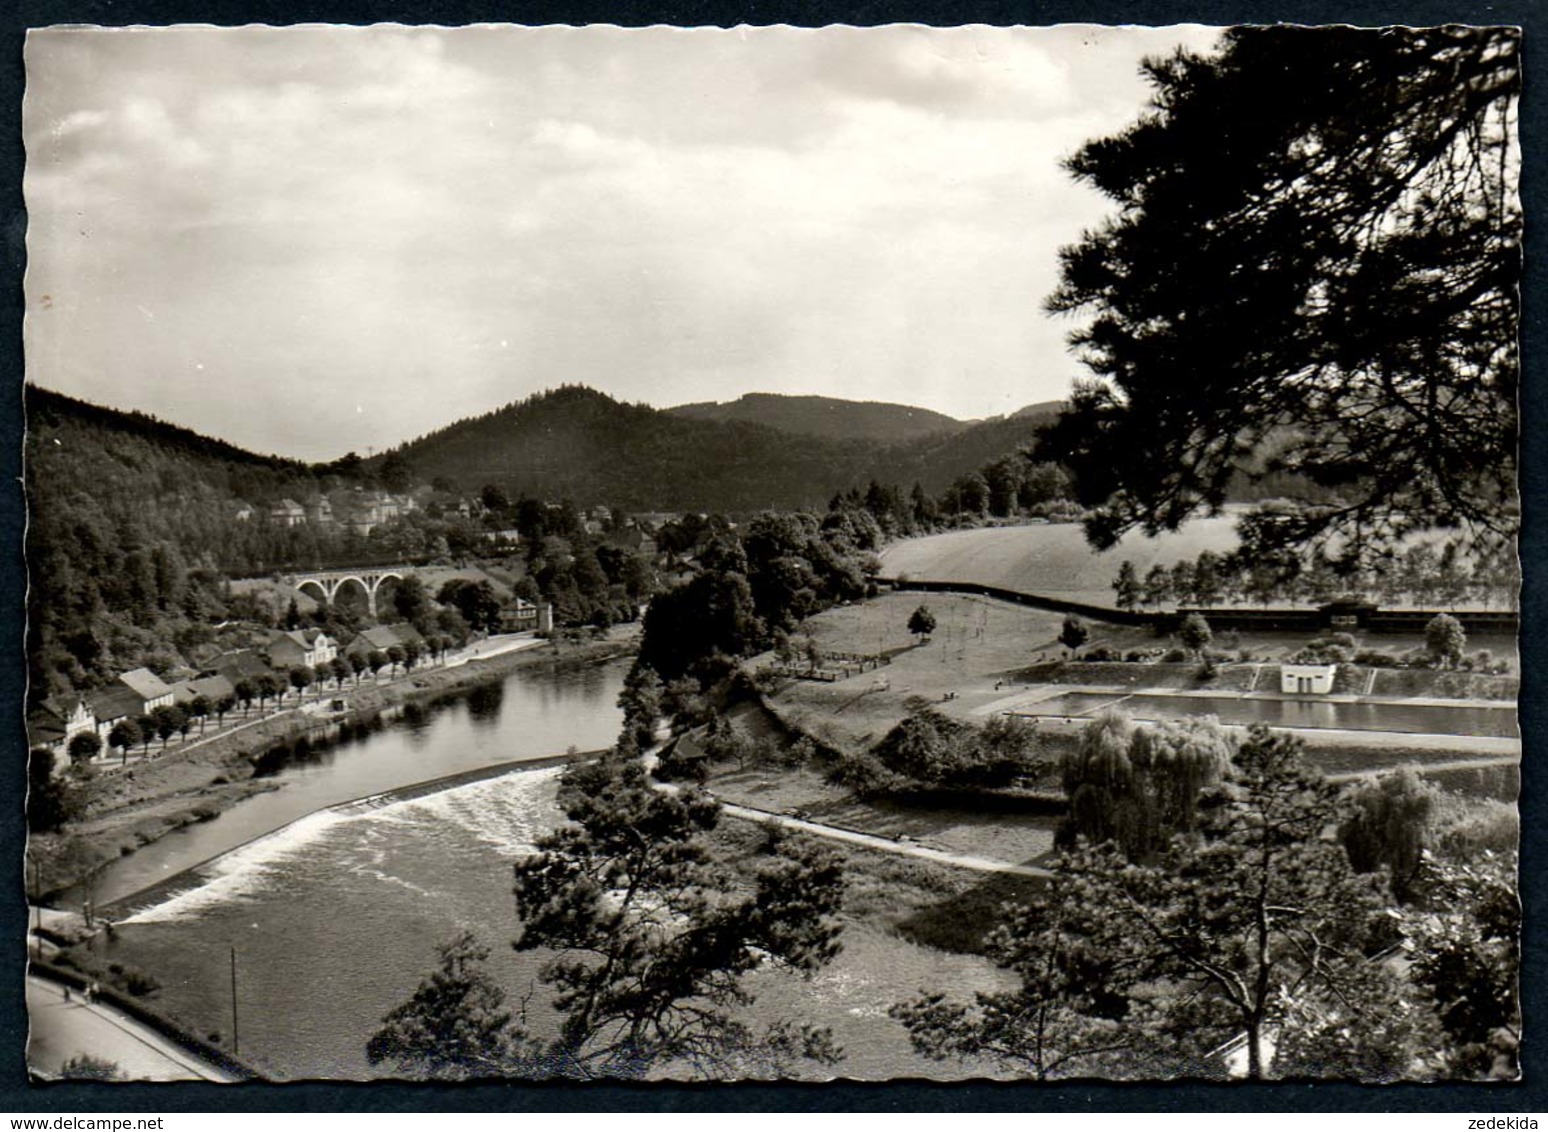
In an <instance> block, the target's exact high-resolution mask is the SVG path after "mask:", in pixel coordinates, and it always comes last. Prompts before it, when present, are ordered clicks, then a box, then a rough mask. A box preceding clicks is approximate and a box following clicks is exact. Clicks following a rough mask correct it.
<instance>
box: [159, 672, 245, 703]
mask: <svg viewBox="0 0 1548 1132" xmlns="http://www.w3.org/2000/svg"><path fill="white" fill-rule="evenodd" d="M199 696H203V697H204V698H205V699H206V700H208V701H209V702H210V706H211V707H214V705H216V704H218V703H220V701H221V700H223V699H225V698H226V697H227V696H230V697H231V698H232V699H235V698H236V685H235V684H233V683H232V682H231V681H230V680H229V679H227V678H226V677H224V676H221V675H218V674H217V675H215V676H201V677H199V678H198V679H197V680H184V681H183V682H182V683H180V684H173V685H172V702H173V703H175V704H177V705H178V706H180V707H181V706H183V705H185V704H191V703H193V701H194V700H195V699H196V698H197V697H199Z"/></svg>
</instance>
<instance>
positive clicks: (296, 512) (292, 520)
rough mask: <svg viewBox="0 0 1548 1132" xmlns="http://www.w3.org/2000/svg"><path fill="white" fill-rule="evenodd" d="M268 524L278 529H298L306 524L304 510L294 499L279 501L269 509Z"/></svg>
mask: <svg viewBox="0 0 1548 1132" xmlns="http://www.w3.org/2000/svg"><path fill="white" fill-rule="evenodd" d="M269 522H271V523H273V524H275V525H276V526H280V527H299V526H300V525H301V524H303V523H305V522H306V508H305V507H302V506H301V504H299V503H297V502H296V501H295V500H294V499H281V500H280V501H279V502H278V503H275V504H274V505H272V506H271V507H270V508H269Z"/></svg>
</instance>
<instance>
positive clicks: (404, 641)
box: [344, 622, 425, 660]
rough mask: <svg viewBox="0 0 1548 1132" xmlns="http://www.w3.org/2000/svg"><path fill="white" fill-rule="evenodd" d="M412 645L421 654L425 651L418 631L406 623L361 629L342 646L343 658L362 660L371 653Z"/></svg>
mask: <svg viewBox="0 0 1548 1132" xmlns="http://www.w3.org/2000/svg"><path fill="white" fill-rule="evenodd" d="M409 644H413V645H414V646H416V647H417V648H418V649H419V650H420V652H421V653H423V652H424V651H425V639H424V637H422V636H420V635H419V630H417V629H415V628H414V626H412V625H410V624H408V623H407V622H401V623H399V624H397V625H376V626H373V627H372V628H370V629H362V630H361V631H360V632H359V634H358V635H356V637H355V639H354V640H352V641H350V642H349V644H347V645H345V646H344V655H345V656H358V657H360V658H361V659H362V660H364V659H365V658H366V657H367V656H369V655H370V654H371V653H373V652H382V653H385V652H386V651H387V650H388V649H390V648H392V647H393V646H395V645H396V646H397V647H398V648H403V647H404V646H405V645H409Z"/></svg>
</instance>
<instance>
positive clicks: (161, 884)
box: [95, 662, 1006, 1080]
mask: <svg viewBox="0 0 1548 1132" xmlns="http://www.w3.org/2000/svg"><path fill="white" fill-rule="evenodd" d="M626 667H627V666H626V664H625V663H620V662H615V663H611V664H608V665H604V666H599V667H595V668H591V669H586V670H579V671H571V672H561V673H548V672H543V671H538V670H525V671H521V672H518V673H515V674H513V675H512V676H510V677H509V678H507V679H506V680H505V682H504V683H503V685H497V686H495V687H494V688H493V689H490V690H483V691H480V692H478V693H476V694H474V695H472V696H470V697H466V698H464V699H462V700H458V701H454V702H449V703H446V704H442V705H440V706H439V707H437V708H435V709H433V710H430V711H428V712H427V713H424V714H418V713H416V715H415V717H414V718H413V719H412V721H410V720H409V719H407V718H405V719H404V720H400V721H398V722H397V723H394V724H392V725H391V726H389V727H387V728H386V729H384V730H381V731H378V732H375V733H373V734H369V735H367V736H365V737H364V738H362V739H359V740H355V741H352V742H348V743H344V744H341V745H339V746H337V747H335V748H333V749H331V750H329V751H326V752H323V753H322V754H320V755H318V756H315V757H314V758H312V759H311V760H309V761H307V762H304V763H296V764H292V765H291V766H289V767H287V768H285V769H284V770H282V771H281V772H280V773H279V774H278V775H277V779H278V780H279V781H281V782H283V783H285V785H284V787H283V788H282V789H280V790H278V791H276V792H274V793H271V794H265V795H260V796H257V797H255V798H252V799H250V800H248V801H245V802H243V803H241V804H239V805H238V806H236V807H234V808H233V809H231V810H230V811H228V812H227V813H225V814H223V815H222V816H221V817H219V818H218V819H216V820H215V821H213V822H210V823H209V824H207V825H204V826H197V827H193V828H191V829H189V830H187V831H186V832H179V833H176V834H173V835H171V836H169V837H167V838H164V839H163V840H162V841H159V842H156V843H154V844H152V845H150V846H147V847H146V848H144V849H142V850H141V851H140V852H138V853H136V854H134V855H133V856H132V857H128V858H125V859H124V860H123V861H122V862H119V863H117V864H116V865H115V866H114V867H113V868H112V869H111V870H109V872H108V873H107V874H106V875H104V876H103V877H101V878H100V879H99V882H98V901H99V906H105V905H106V904H107V903H108V902H109V901H113V900H116V901H118V903H117V904H116V905H115V906H114V907H113V909H112V911H113V916H114V919H115V921H116V924H117V926H116V928H115V931H114V938H113V939H112V940H106V939H101V938H100V937H99V941H98V943H96V944H95V946H98V947H100V948H101V949H102V950H103V951H104V952H105V954H104V956H103V958H104V959H106V960H107V961H109V962H114V963H120V964H123V965H124V966H125V967H126V968H128V969H131V970H134V971H139V972H143V973H147V974H150V975H152V976H154V978H155V979H156V980H157V981H158V982H159V983H160V990H159V991H158V993H157V994H156V996H155V998H154V999H153V1000H152V1001H153V1003H154V1005H155V1006H156V1008H157V1009H158V1010H161V1011H163V1012H164V1013H167V1014H169V1015H171V1016H172V1017H174V1018H176V1019H177V1020H179V1021H180V1022H182V1023H183V1024H185V1025H187V1026H189V1027H190V1028H192V1029H195V1030H196V1031H197V1032H198V1033H200V1034H204V1035H207V1036H209V1037H211V1039H212V1040H218V1041H219V1042H221V1044H223V1045H226V1046H227V1048H230V1046H231V1044H232V1034H233V1026H232V1001H231V999H232V987H231V978H232V973H231V967H232V956H233V952H234V953H235V961H236V1000H237V1001H236V1007H237V1010H236V1014H237V1027H236V1030H237V1034H236V1036H237V1038H239V1045H240V1052H241V1055H242V1057H243V1058H244V1059H245V1060H247V1061H249V1062H250V1063H251V1064H253V1065H254V1067H255V1068H257V1069H258V1070H259V1071H260V1072H261V1073H263V1074H264V1075H265V1076H268V1077H271V1078H273V1079H278V1080H297V1079H305V1078H333V1079H363V1078H370V1077H373V1076H378V1075H384V1076H385V1075H390V1073H391V1070H390V1068H388V1067H378V1066H372V1065H371V1064H370V1063H369V1062H368V1061H367V1060H366V1057H365V1044H366V1041H367V1040H368V1039H369V1037H370V1035H371V1034H372V1033H373V1032H374V1031H375V1029H376V1028H377V1027H378V1026H379V1025H380V1021H381V1018H382V1016H383V1015H384V1014H385V1013H386V1012H387V1011H388V1010H390V1009H391V1008H392V1007H393V1006H395V1005H397V1004H398V1003H400V1002H402V1001H403V1000H404V999H406V998H407V997H408V996H409V995H410V994H411V993H412V992H413V990H414V988H415V986H416V985H417V984H418V983H419V981H420V979H421V978H423V977H424V975H425V974H426V973H427V972H428V971H429V970H431V969H432V968H433V966H434V964H435V947H436V945H437V944H438V943H441V942H443V941H445V940H447V939H449V938H450V937H452V936H453V935H455V934H456V933H457V932H459V931H462V930H470V931H473V932H474V933H475V934H476V935H477V936H478V938H479V939H480V940H481V941H482V942H483V943H484V944H485V945H486V946H488V947H489V949H490V953H491V954H490V960H489V962H490V966H491V968H492V969H493V971H494V972H495V973H496V975H497V976H498V977H499V978H500V981H501V983H502V984H503V985H504V986H505V987H507V988H509V991H510V994H511V998H512V1000H513V1004H514V1002H515V1000H518V999H520V998H521V997H522V996H523V995H524V994H525V992H526V991H527V990H528V989H529V988H530V987H532V986H533V982H534V979H535V976H536V973H537V971H536V963H537V960H536V959H535V958H534V957H533V956H531V955H518V954H517V953H515V952H514V951H513V950H512V949H511V947H510V946H509V941H510V940H511V939H512V938H514V936H515V935H516V932H517V923H516V919H515V912H514V906H513V900H512V896H511V872H510V867H511V864H512V863H513V862H514V861H515V860H516V859H518V858H519V857H520V856H522V855H523V854H525V853H527V852H529V851H530V848H531V845H532V842H533V841H534V840H535V839H536V838H537V837H538V836H540V835H541V834H542V833H543V832H544V831H546V830H548V829H551V828H552V827H553V825H554V824H555V823H556V822H557V821H558V820H559V815H558V811H557V808H556V806H555V805H554V797H555V792H556V789H557V779H558V776H559V774H560V770H559V769H557V768H553V767H538V768H534V769H530V770H516V771H513V772H510V773H506V774H502V775H500V776H498V777H493V778H488V779H485V780H482V781H477V782H472V783H469V784H465V785H458V786H454V787H452V788H450V789H446V790H441V791H438V792H435V793H431V794H426V795H424V796H420V797H411V798H408V799H405V800H393V799H392V798H390V797H389V798H371V799H370V800H368V801H365V802H358V803H353V804H343V803H346V801H347V800H349V799H359V798H363V797H367V796H371V795H379V794H381V793H382V792H384V791H388V790H391V789H393V788H396V787H403V786H405V785H409V784H413V783H416V782H423V781H425V780H428V779H432V778H437V777H440V776H443V775H447V774H453V773H456V772H459V771H465V770H469V769H473V768H477V767H485V766H492V765H494V764H498V763H502V762H507V761H510V760H512V759H539V758H542V757H545V756H550V755H554V754H558V753H562V752H564V751H565V750H566V749H567V748H569V747H571V746H575V747H579V748H581V749H594V748H597V747H602V746H605V745H607V744H608V743H609V742H610V741H611V740H612V739H613V738H614V737H615V736H616V734H617V731H618V729H619V726H620V722H621V719H620V713H619V712H618V710H617V708H616V706H615V701H616V699H617V696H618V692H619V689H620V688H621V686H622V677H623V674H624V672H625V671H626ZM322 807H329V808H322ZM217 854H220V855H219V856H216V855H217ZM211 858H213V859H211ZM174 874H177V875H174ZM147 886H150V887H147ZM136 893H138V894H139V895H135V894H136ZM1005 977H1006V976H1004V975H1003V973H1001V972H997V971H996V970H994V969H993V968H991V966H990V965H989V964H988V963H987V962H986V961H984V960H981V959H978V958H975V957H969V956H962V955H950V954H947V953H943V952H939V951H934V950H932V949H929V948H924V947H920V946H917V945H915V944H912V943H909V942H907V941H904V940H902V939H900V938H898V937H897V936H896V934H895V933H893V932H892V931H890V930H888V929H886V928H883V927H879V926H877V925H874V924H869V923H860V924H851V925H850V926H849V927H848V928H847V930H846V931H845V934H844V951H843V953H842V954H841V955H840V957H839V959H838V960H837V961H836V962H835V963H834V964H832V965H831V966H830V967H828V968H826V969H825V970H823V971H822V972H820V973H818V975H817V976H816V977H815V978H814V979H812V980H809V981H806V980H801V979H797V978H793V977H791V976H786V975H775V974H771V973H758V974H756V975H755V976H754V981H755V984H757V986H758V992H759V998H760V1002H761V1003H766V1004H768V1005H769V1006H770V1007H771V1008H773V1009H775V1010H777V1011H779V1012H780V1013H781V1014H790V1015H793V1016H797V1017H803V1018H804V1019H806V1020H809V1021H817V1022H820V1023H821V1024H826V1025H831V1026H833V1027H834V1029H835V1032H836V1036H837V1038H838V1040H839V1042H840V1043H841V1044H842V1045H843V1046H844V1047H845V1049H846V1050H847V1051H848V1057H847V1058H846V1061H845V1062H844V1064H843V1066H842V1069H841V1072H842V1073H844V1074H845V1075H852V1076H855V1077H870V1078H885V1077H891V1076H898V1075H944V1076H958V1075H961V1073H962V1070H961V1068H960V1067H957V1066H954V1065H950V1064H947V1065H941V1064H937V1063H932V1062H927V1061H924V1060H923V1059H920V1058H918V1057H917V1056H916V1055H915V1054H914V1053H913V1052H912V1050H911V1049H910V1047H909V1044H908V1039H907V1036H906V1034H905V1033H904V1031H903V1029H902V1027H901V1026H899V1025H898V1024H897V1023H896V1022H893V1021H892V1020H891V1019H890V1018H889V1017H888V1016H887V1008H888V1006H889V1005H891V1004H892V1003H893V1002H896V1001H899V1000H901V999H903V998H907V997H913V996H914V995H916V994H918V993H920V992H922V991H924V990H926V989H929V990H941V991H947V992H951V993H954V994H957V995H962V996H969V995H971V994H972V992H973V991H975V990H978V989H987V988H988V987H991V986H995V985H999V984H1000V983H1001V982H1003V980H1004V979H1005ZM543 998H544V996H543V994H542V992H541V988H539V993H537V994H536V995H534V996H533V999H532V1012H531V1015H530V1021H531V1022H532V1024H533V1025H534V1027H535V1028H537V1029H538V1030H539V1031H541V1030H542V1029H543V1028H544V1027H545V1025H549V1024H551V1018H549V1017H548V1016H547V1015H546V1014H545V1011H544V1005H543Z"/></svg>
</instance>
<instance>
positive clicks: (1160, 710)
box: [1027, 692, 1520, 739]
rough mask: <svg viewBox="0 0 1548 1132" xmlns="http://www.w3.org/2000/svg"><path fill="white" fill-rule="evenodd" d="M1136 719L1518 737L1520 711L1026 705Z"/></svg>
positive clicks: (1117, 698) (1327, 704)
mask: <svg viewBox="0 0 1548 1132" xmlns="http://www.w3.org/2000/svg"><path fill="white" fill-rule="evenodd" d="M1109 704H1111V705H1113V706H1115V707H1118V708H1121V709H1122V710H1123V711H1124V712H1126V713H1127V714H1129V715H1131V716H1134V717H1135V718H1137V719H1176V718H1178V717H1180V716H1186V715H1213V716H1216V717H1218V718H1219V720H1220V722H1221V723H1235V724H1241V725H1247V724H1251V723H1266V724H1268V725H1269V726H1270V727H1312V728H1339V729H1345V730H1351V731H1401V732H1406V733H1409V734H1416V735H1482V736H1491V737H1495V738H1508V739H1514V738H1516V737H1518V736H1519V735H1520V731H1519V730H1518V729H1517V727H1516V712H1515V709H1514V708H1509V707H1483V706H1477V707H1442V706H1439V705H1435V704H1384V703H1348V702H1339V701H1334V700H1276V699H1258V698H1251V697H1249V698H1242V697H1238V696H1156V695H1133V696H1125V695H1110V694H1107V693H1095V692H1066V693H1065V694H1063V695H1060V696H1055V697H1054V698H1053V699H1049V700H1043V701H1040V702H1039V703H1036V704H1032V705H1030V707H1028V708H1027V714H1029V715H1037V716H1084V715H1094V714H1095V713H1096V712H1097V711H1099V710H1100V709H1101V708H1103V707H1105V706H1107V705H1109Z"/></svg>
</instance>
